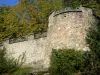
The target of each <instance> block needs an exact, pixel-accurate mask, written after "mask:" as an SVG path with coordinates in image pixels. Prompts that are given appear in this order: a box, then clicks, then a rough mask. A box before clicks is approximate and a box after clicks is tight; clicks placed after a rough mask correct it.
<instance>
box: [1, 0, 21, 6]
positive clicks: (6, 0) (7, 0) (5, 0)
mask: <svg viewBox="0 0 100 75" xmlns="http://www.w3.org/2000/svg"><path fill="white" fill-rule="evenodd" d="M18 1H19V0H0V6H2V5H3V4H5V5H9V6H14V5H16V4H18Z"/></svg>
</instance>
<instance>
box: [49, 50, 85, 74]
mask: <svg viewBox="0 0 100 75" xmlns="http://www.w3.org/2000/svg"><path fill="white" fill-rule="evenodd" d="M84 61H85V60H84V52H82V51H75V50H74V49H61V50H55V49H53V50H52V56H51V66H50V74H51V75H73V74H75V73H81V72H83V71H84V68H83V67H84Z"/></svg>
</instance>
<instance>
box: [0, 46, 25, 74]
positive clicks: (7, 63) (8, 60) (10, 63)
mask: <svg viewBox="0 0 100 75" xmlns="http://www.w3.org/2000/svg"><path fill="white" fill-rule="evenodd" d="M24 60H25V54H23V55H22V56H19V58H18V59H15V58H13V57H12V56H11V55H8V53H7V50H6V49H5V48H4V49H3V50H1V49H0V74H2V73H12V72H14V71H16V70H18V69H19V68H20V67H21V66H22V64H23V63H24Z"/></svg>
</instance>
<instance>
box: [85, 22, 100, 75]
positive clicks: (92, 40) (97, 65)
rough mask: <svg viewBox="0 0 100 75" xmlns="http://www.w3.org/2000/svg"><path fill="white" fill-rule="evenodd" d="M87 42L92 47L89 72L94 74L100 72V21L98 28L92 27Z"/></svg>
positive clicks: (96, 74)
mask: <svg viewBox="0 0 100 75" xmlns="http://www.w3.org/2000/svg"><path fill="white" fill-rule="evenodd" d="M86 40H87V43H88V44H89V48H90V56H89V59H88V60H90V63H88V65H89V66H90V67H88V68H89V70H88V71H89V72H90V73H91V74H92V75H98V74H100V23H98V25H97V28H96V29H93V28H91V29H90V31H89V33H88V35H87V38H86Z"/></svg>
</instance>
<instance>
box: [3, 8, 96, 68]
mask: <svg viewBox="0 0 100 75" xmlns="http://www.w3.org/2000/svg"><path fill="white" fill-rule="evenodd" d="M96 23H97V21H96V18H95V16H94V15H93V13H92V10H91V9H90V8H85V7H80V8H77V9H73V10H64V11H55V12H53V13H52V14H51V15H50V16H49V23H48V31H47V36H46V37H42V38H38V39H35V38H34V35H30V36H28V37H27V39H28V40H26V41H23V42H16V43H11V44H9V40H7V41H4V42H3V46H4V47H6V48H7V50H8V51H9V52H13V55H14V57H16V58H17V57H18V56H19V55H21V54H22V53H23V52H26V63H25V64H26V65H30V66H33V67H36V68H48V67H49V66H50V65H49V63H50V55H51V52H52V49H62V48H74V49H76V50H84V51H87V50H89V48H88V44H86V40H85V37H86V35H87V32H88V29H89V28H90V27H94V25H96Z"/></svg>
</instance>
